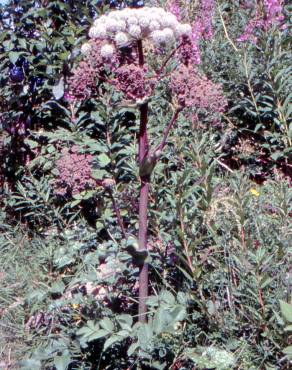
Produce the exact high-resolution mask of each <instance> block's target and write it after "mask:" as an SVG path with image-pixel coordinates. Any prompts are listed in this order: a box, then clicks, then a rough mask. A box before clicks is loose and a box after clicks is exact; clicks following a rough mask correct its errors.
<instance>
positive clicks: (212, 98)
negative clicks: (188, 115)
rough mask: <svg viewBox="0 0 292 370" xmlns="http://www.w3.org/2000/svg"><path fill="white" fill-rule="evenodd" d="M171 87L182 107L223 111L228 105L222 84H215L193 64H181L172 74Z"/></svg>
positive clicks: (214, 111) (212, 111) (215, 111)
mask: <svg viewBox="0 0 292 370" xmlns="http://www.w3.org/2000/svg"><path fill="white" fill-rule="evenodd" d="M170 88H171V90H172V92H173V93H174V94H175V95H176V96H177V100H178V103H179V104H180V105H181V106H182V107H187V108H192V109H195V110H199V111H208V112H210V113H221V112H223V111H224V110H225V108H226V105H227V101H226V98H225V97H224V95H223V91H222V87H221V85H219V84H214V83H213V82H212V81H210V80H209V79H208V78H207V77H206V76H203V75H201V74H200V73H199V72H198V71H197V70H196V69H194V68H193V67H192V66H185V65H181V66H180V67H179V68H178V69H177V70H176V71H175V72H174V73H173V74H172V76H171V82H170Z"/></svg>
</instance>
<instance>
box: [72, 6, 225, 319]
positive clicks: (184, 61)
mask: <svg viewBox="0 0 292 370" xmlns="http://www.w3.org/2000/svg"><path fill="white" fill-rule="evenodd" d="M89 38H90V40H89V41H88V42H86V43H85V44H83V45H82V48H81V51H82V53H83V54H84V58H83V60H82V61H81V62H80V64H79V65H78V66H77V68H76V69H75V70H74V71H73V75H72V77H71V79H70V89H69V90H70V91H69V93H70V95H71V99H73V100H74V99H81V100H84V99H88V98H95V99H99V97H102V96H104V95H105V94H106V93H107V92H110V94H111V95H110V96H114V94H113V91H114V92H115V93H116V92H119V93H122V96H123V98H126V99H127V104H128V105H129V103H131V106H132V107H133V108H135V109H136V110H137V111H138V112H139V114H140V127H139V132H138V145H139V150H138V165H139V177H140V198H139V233H138V244H139V252H138V253H140V255H141V256H144V258H142V262H141V263H140V264H139V268H140V273H139V320H140V321H141V322H145V321H146V309H147V308H146V299H147V296H148V289H149V286H148V285H149V283H148V263H147V259H146V256H147V233H148V228H147V214H148V206H149V204H148V196H149V190H150V184H151V174H152V171H153V169H154V167H155V165H156V163H157V161H158V160H159V159H160V157H161V153H162V150H163V148H164V147H165V145H166V143H167V140H168V136H169V133H170V131H171V129H172V127H173V126H174V125H175V123H176V122H177V121H178V119H179V115H180V113H181V112H182V111H183V112H184V114H185V115H186V116H187V117H188V118H189V119H190V120H192V121H194V120H196V121H198V120H201V119H202V118H203V117H205V116H206V113H208V115H209V118H210V117H213V118H214V119H215V116H216V115H218V114H219V113H220V112H222V110H224V108H225V106H226V101H225V98H224V97H223V95H222V90H221V87H220V86H219V85H215V84H214V83H213V82H211V81H210V80H208V79H207V77H206V76H204V75H203V74H201V73H200V72H199V71H198V69H197V68H196V64H197V62H196V61H197V45H196V43H195V42H194V37H193V29H192V26H191V25H190V24H186V23H182V22H180V21H179V20H178V19H177V17H176V16H175V15H174V14H172V13H171V12H167V11H165V10H164V9H162V8H157V7H144V8H140V9H131V8H126V9H123V10H116V11H111V12H110V13H108V14H107V15H103V16H101V17H99V18H98V19H96V20H95V21H94V24H93V26H92V27H91V28H90V30H89ZM157 86H159V87H160V89H162V90H163V91H164V94H165V95H166V96H168V98H167V103H168V105H169V106H170V107H171V108H172V111H173V112H172V116H171V117H170V118H169V122H168V124H167V125H166V126H165V128H164V130H163V132H161V139H160V143H159V144H158V145H150V142H149V138H148V131H149V127H148V125H149V114H152V115H155V111H153V109H152V110H150V108H151V104H150V103H151V100H152V98H153V97H154V95H155V92H156V88H157ZM115 99H116V98H115ZM109 101H110V99H109ZM112 102H113V101H112Z"/></svg>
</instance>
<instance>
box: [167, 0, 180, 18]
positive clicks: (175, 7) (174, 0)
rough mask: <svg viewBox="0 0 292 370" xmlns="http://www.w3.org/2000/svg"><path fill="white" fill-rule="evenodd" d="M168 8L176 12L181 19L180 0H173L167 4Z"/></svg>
mask: <svg viewBox="0 0 292 370" xmlns="http://www.w3.org/2000/svg"><path fill="white" fill-rule="evenodd" d="M167 10H168V11H170V12H171V13H172V14H174V15H175V16H176V18H177V19H178V20H179V21H180V20H181V19H182V16H181V9H180V5H179V1H178V0H171V1H170V2H169V3H168V5H167Z"/></svg>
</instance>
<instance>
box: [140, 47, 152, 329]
mask: <svg viewBox="0 0 292 370" xmlns="http://www.w3.org/2000/svg"><path fill="white" fill-rule="evenodd" d="M137 48H138V56H139V64H140V66H143V64H144V54H143V46H142V41H138V43H137ZM147 121H148V104H147V103H145V104H142V105H141V107H140V130H139V165H140V166H141V165H142V163H143V160H144V159H145V158H146V156H147V154H148V149H149V148H148V145H149V144H148V136H147ZM140 181H141V185H140V198H139V235H138V243H139V250H140V251H144V250H147V212H148V194H149V187H150V175H146V176H141V178H140ZM147 297H148V263H146V262H143V265H142V266H141V267H140V272H139V310H138V314H139V321H140V322H146V321H147V316H146V312H147V306H146V299H147Z"/></svg>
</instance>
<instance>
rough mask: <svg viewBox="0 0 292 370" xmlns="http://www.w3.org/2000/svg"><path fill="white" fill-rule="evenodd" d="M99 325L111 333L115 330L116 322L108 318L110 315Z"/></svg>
mask: <svg viewBox="0 0 292 370" xmlns="http://www.w3.org/2000/svg"><path fill="white" fill-rule="evenodd" d="M99 325H100V326H101V327H102V328H103V329H105V330H107V331H108V332H109V333H111V332H113V330H114V328H115V327H114V324H113V323H112V321H111V320H110V319H109V318H108V317H105V318H103V319H102V320H101V321H100V322H99Z"/></svg>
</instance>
